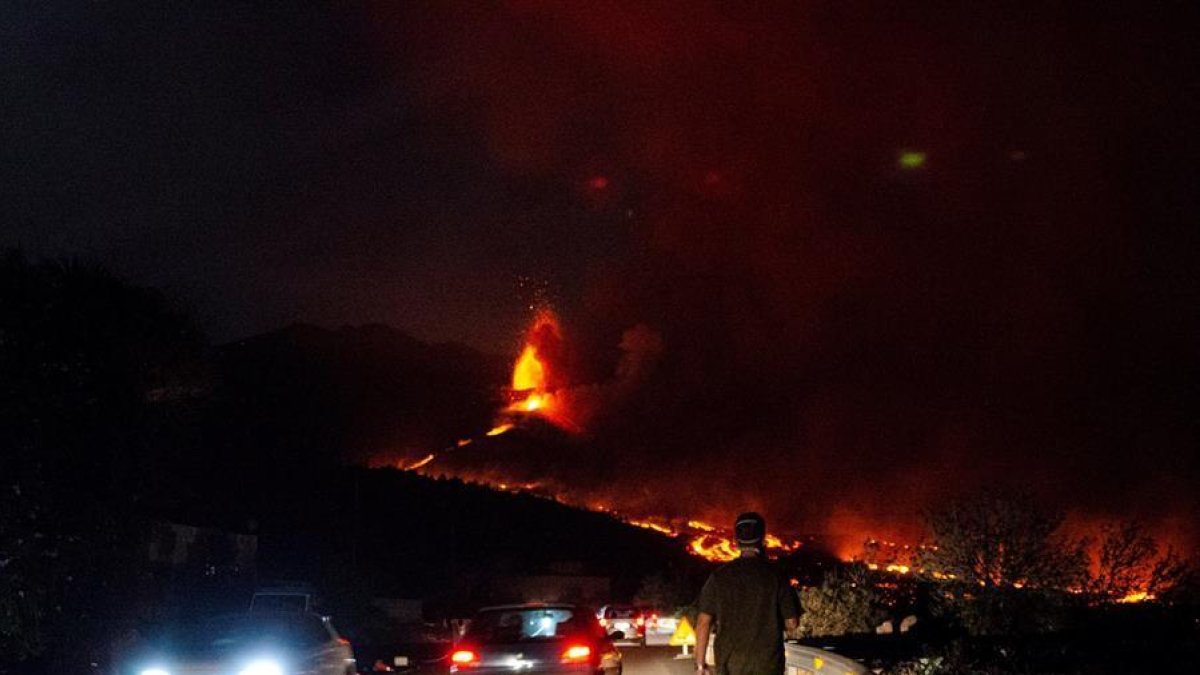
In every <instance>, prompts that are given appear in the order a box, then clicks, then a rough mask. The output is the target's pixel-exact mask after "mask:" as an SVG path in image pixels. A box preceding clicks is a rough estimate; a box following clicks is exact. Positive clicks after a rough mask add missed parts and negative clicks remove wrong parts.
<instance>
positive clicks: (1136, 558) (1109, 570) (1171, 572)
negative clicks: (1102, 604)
mask: <svg viewBox="0 0 1200 675" xmlns="http://www.w3.org/2000/svg"><path fill="white" fill-rule="evenodd" d="M1096 558H1097V560H1096V570H1095V572H1094V573H1093V574H1092V575H1091V577H1090V578H1089V579H1088V584H1087V589H1088V592H1089V593H1090V594H1092V596H1093V597H1096V598H1099V599H1101V600H1105V601H1116V600H1122V599H1126V598H1138V599H1142V598H1158V597H1162V596H1164V595H1169V594H1170V593H1171V592H1172V591H1174V590H1175V589H1176V588H1178V587H1179V586H1180V585H1181V584H1182V583H1183V582H1184V581H1185V580H1186V579H1187V578H1188V577H1189V575H1190V574H1191V569H1190V567H1189V565H1188V564H1187V562H1186V561H1185V560H1184V559H1183V558H1182V557H1181V556H1180V555H1179V554H1178V553H1177V552H1176V551H1175V550H1174V549H1172V548H1169V547H1168V548H1167V549H1166V550H1163V549H1162V547H1161V546H1160V545H1159V543H1158V541H1157V540H1155V538H1154V537H1153V536H1151V535H1150V534H1148V533H1147V532H1146V528H1145V526H1144V525H1143V524H1142V523H1140V522H1138V521H1136V520H1126V521H1122V522H1119V523H1110V524H1108V525H1106V526H1105V527H1104V528H1103V531H1102V534H1101V537H1100V542H1099V545H1098V550H1097V556H1096Z"/></svg>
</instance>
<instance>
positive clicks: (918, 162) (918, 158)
mask: <svg viewBox="0 0 1200 675" xmlns="http://www.w3.org/2000/svg"><path fill="white" fill-rule="evenodd" d="M923 166H925V153H923V152H918V151H916V150H905V151H904V152H902V153H900V168H902V169H919V168H921V167H923Z"/></svg>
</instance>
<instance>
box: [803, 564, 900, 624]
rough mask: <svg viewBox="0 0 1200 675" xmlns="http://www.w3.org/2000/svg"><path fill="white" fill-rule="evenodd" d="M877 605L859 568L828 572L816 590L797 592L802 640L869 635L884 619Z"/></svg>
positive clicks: (858, 566) (813, 588)
mask: <svg viewBox="0 0 1200 675" xmlns="http://www.w3.org/2000/svg"><path fill="white" fill-rule="evenodd" d="M878 602H879V599H878V597H876V595H875V592H874V591H873V590H871V585H870V583H869V582H868V579H867V575H866V571H865V569H864V568H863V567H862V566H861V565H855V566H853V567H851V568H849V569H848V570H847V571H844V572H842V571H838V570H832V571H830V572H829V573H827V574H826V575H825V578H824V579H823V580H822V581H821V585H820V586H815V587H812V588H805V589H802V590H801V591H800V606H801V608H802V609H803V610H804V611H803V612H801V614H800V629H799V632H800V634H801V635H802V636H804V637H821V636H824V635H845V634H848V633H870V632H872V631H873V630H874V629H875V626H876V625H878V624H879V623H880V622H881V621H883V619H884V616H885V613H884V612H883V611H882V610H881V608H880V607H879V604H878Z"/></svg>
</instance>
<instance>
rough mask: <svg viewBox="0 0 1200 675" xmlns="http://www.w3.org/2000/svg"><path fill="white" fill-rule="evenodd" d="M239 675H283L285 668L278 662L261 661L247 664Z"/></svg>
mask: <svg viewBox="0 0 1200 675" xmlns="http://www.w3.org/2000/svg"><path fill="white" fill-rule="evenodd" d="M238 675H283V666H280V665H279V662H278V661H272V660H271V659H259V660H257V661H251V662H250V663H248V664H246V667H245V668H242V669H241V670H240V671H238Z"/></svg>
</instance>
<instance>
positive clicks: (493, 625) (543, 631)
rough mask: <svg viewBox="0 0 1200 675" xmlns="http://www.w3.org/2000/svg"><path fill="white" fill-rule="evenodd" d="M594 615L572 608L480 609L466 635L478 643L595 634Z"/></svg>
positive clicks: (532, 640)
mask: <svg viewBox="0 0 1200 675" xmlns="http://www.w3.org/2000/svg"><path fill="white" fill-rule="evenodd" d="M593 625H594V626H596V627H598V626H599V624H598V623H597V622H596V619H595V617H593V616H590V615H589V614H587V613H586V612H576V611H575V610H573V609H569V608H559V607H553V608H540V607H539V608H533V609H524V608H520V609H502V610H486V611H483V612H480V613H479V614H478V615H477V616H476V617H475V620H474V621H472V622H471V625H470V626H469V627H468V628H467V632H466V634H465V635H464V638H465V639H466V640H468V641H471V642H474V643H477V644H482V645H486V644H512V643H518V642H542V641H553V640H562V639H565V638H567V637H569V636H579V635H593V634H594V629H593V627H592V626H593Z"/></svg>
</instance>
